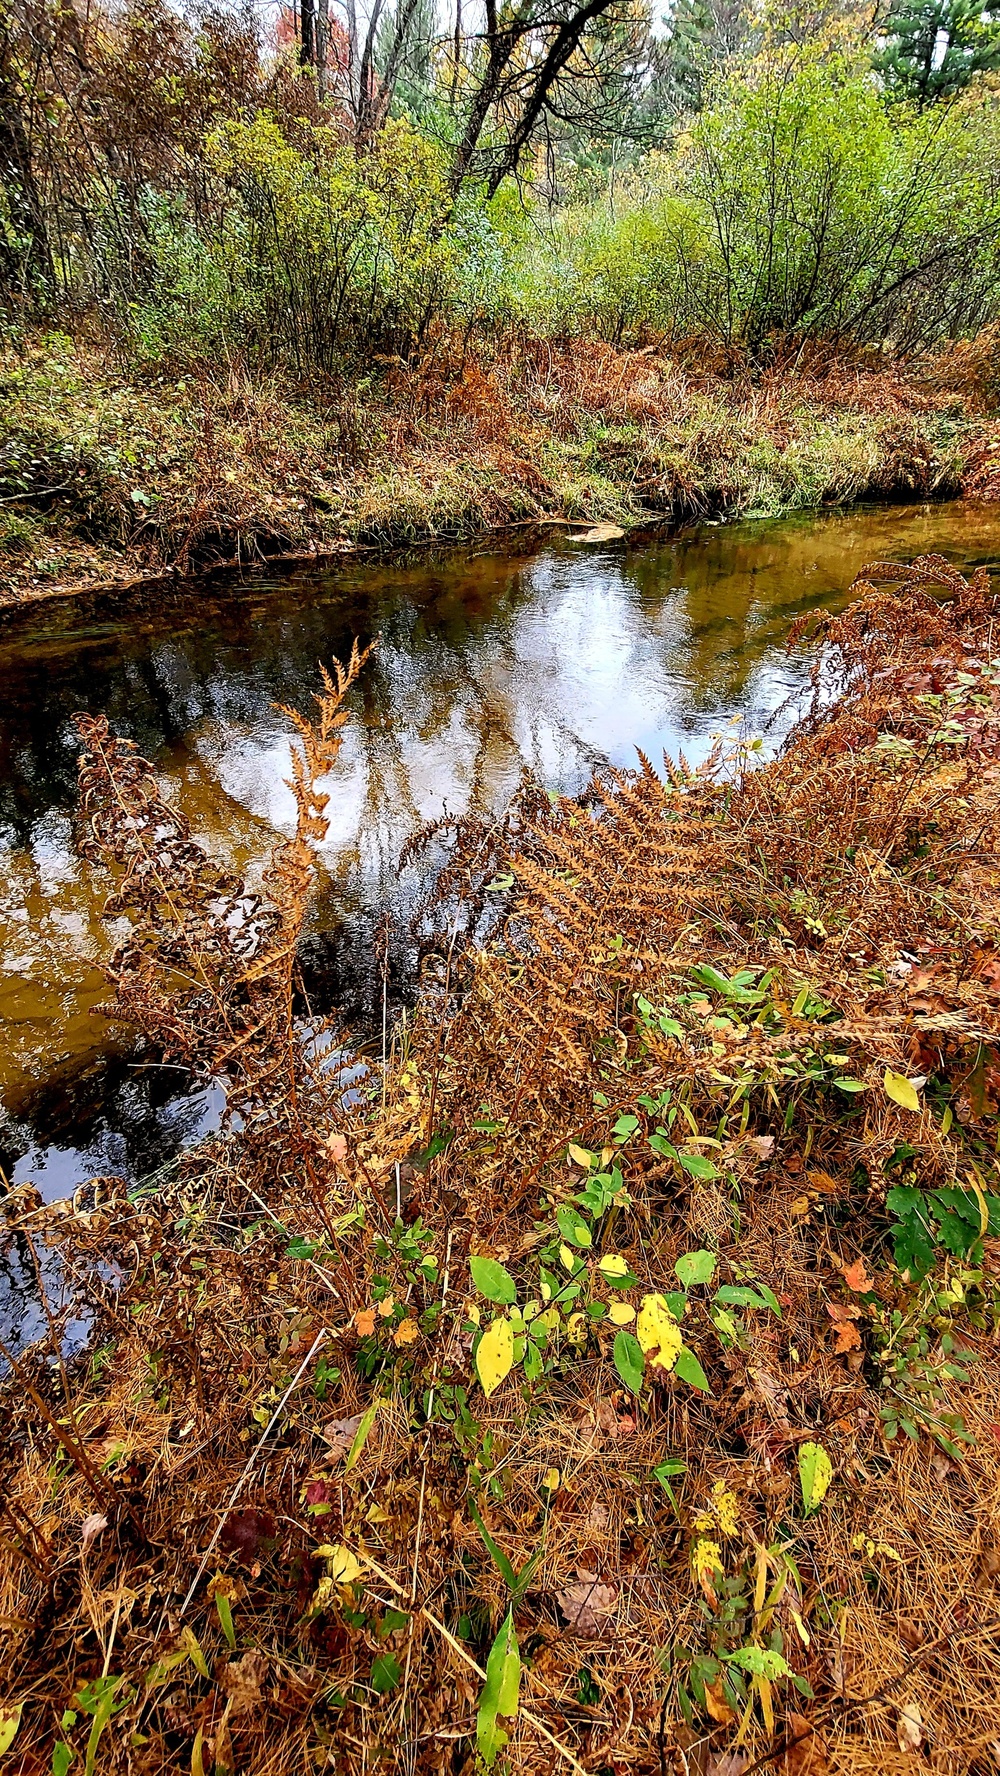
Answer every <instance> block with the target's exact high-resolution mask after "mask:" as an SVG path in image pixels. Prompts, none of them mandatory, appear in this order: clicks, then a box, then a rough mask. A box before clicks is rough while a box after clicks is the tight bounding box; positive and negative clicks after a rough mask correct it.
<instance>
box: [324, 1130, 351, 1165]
mask: <svg viewBox="0 0 1000 1776" xmlns="http://www.w3.org/2000/svg"><path fill="white" fill-rule="evenodd" d="M324 1145H325V1147H326V1150H327V1152H328V1154H329V1155H330V1158H331V1159H335V1160H338V1161H339V1160H342V1159H346V1158H347V1137H346V1135H328V1136H327V1138H326V1141H325V1143H324Z"/></svg>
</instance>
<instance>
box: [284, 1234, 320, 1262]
mask: <svg viewBox="0 0 1000 1776" xmlns="http://www.w3.org/2000/svg"><path fill="white" fill-rule="evenodd" d="M316 1250H317V1248H316V1246H315V1244H314V1242H313V1241H312V1240H308V1239H306V1238H305V1237H304V1235H303V1234H301V1233H297V1234H296V1235H295V1238H294V1239H292V1240H289V1242H288V1245H287V1246H286V1247H285V1257H286V1258H311V1257H312V1255H313V1253H314V1252H315V1251H316Z"/></svg>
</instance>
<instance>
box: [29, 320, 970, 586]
mask: <svg viewBox="0 0 1000 1776" xmlns="http://www.w3.org/2000/svg"><path fill="white" fill-rule="evenodd" d="M977 349H978V350H979V356H978V357H977V356H976V351H975V350H974V348H972V347H968V348H958V347H956V348H952V349H951V351H950V352H949V353H948V354H947V355H946V356H945V357H944V358H942V359H939V360H938V361H937V362H936V363H931V364H927V363H925V364H923V365H921V366H919V367H910V368H909V369H894V368H891V367H890V368H885V367H884V366H881V367H880V366H877V365H872V364H868V363H859V362H858V361H856V360H854V361H851V362H846V361H844V360H833V361H823V362H821V361H820V360H818V359H816V360H815V361H813V362H812V363H807V364H806V365H805V366H804V367H803V366H802V365H801V364H799V365H794V364H793V365H791V366H789V365H787V364H786V365H783V366H781V367H779V368H775V369H774V370H772V371H771V372H769V373H766V374H759V375H757V376H755V377H754V378H752V379H751V378H750V377H749V376H747V375H745V374H738V373H732V372H729V373H726V372H725V371H724V367H722V366H715V367H713V366H712V363H711V354H710V353H709V352H708V351H707V350H705V351H701V350H697V349H694V348H692V349H691V350H689V351H688V352H686V353H683V354H680V353H678V354H674V355H672V356H670V355H666V354H664V353H662V352H658V351H656V350H655V349H652V348H647V349H644V350H616V349H615V348H613V347H611V346H607V345H601V344H594V343H588V342H585V341H575V342H572V343H569V344H557V343H552V342H546V341H538V340H531V339H521V338H514V339H511V340H509V341H507V342H505V344H504V345H503V347H502V348H500V347H496V348H493V349H490V350H487V349H486V348H478V350H477V351H476V352H472V353H460V352H459V351H458V350H457V348H456V347H455V345H454V342H453V341H451V340H448V339H445V340H442V341H441V342H440V343H439V344H438V346H437V347H435V349H434V350H433V351H431V352H429V353H428V354H427V355H426V356H425V358H424V359H423V360H422V361H420V362H415V363H413V364H409V365H404V364H402V363H400V362H398V361H392V362H385V361H382V362H377V363H375V364H373V365H372V367H371V371H370V374H368V375H367V376H365V377H358V376H355V377H354V378H353V379H352V380H349V381H344V382H341V383H339V384H336V383H334V382H332V381H330V382H327V383H322V382H318V381H316V380H310V381H309V382H302V383H297V382H296V381H295V380H294V379H293V378H291V377H289V376H288V375H286V374H280V373H277V372H275V373H274V374H272V375H261V374H255V375H253V376H251V375H250V374H249V373H248V372H247V371H246V370H245V368H243V367H242V366H240V365H238V364H232V365H228V366H226V365H224V366H222V367H221V368H220V366H219V365H217V364H215V365H206V364H203V363H201V364H198V363H196V364H192V365H167V366H165V365H162V364H160V365H157V366H153V367H149V368H147V369H146V370H145V371H143V372H141V373H140V372H136V371H126V370H125V369H123V367H122V365H121V363H120V361H119V359H118V358H117V357H116V356H115V354H114V353H113V352H112V351H111V350H110V348H109V347H108V346H107V345H106V344H103V343H97V342H94V341H93V340H90V339H88V337H87V336H86V334H84V335H83V336H81V337H80V338H79V339H75V340H74V339H71V338H70V337H68V336H67V335H65V334H47V335H41V334H35V335H32V336H31V337H30V338H28V339H27V340H21V341H20V342H18V343H17V344H16V345H12V344H10V343H8V344H7V345H6V347H5V348H4V349H3V350H2V351H0V403H2V406H3V411H4V422H5V423H4V433H3V437H2V439H0V603H8V604H10V603H20V602H23V601H25V600H28V599H31V598H37V597H46V596H51V595H52V594H53V593H58V592H60V591H71V590H73V589H76V588H79V587H81V586H83V585H100V584H108V583H121V582H122V581H126V582H127V581H128V580H130V579H134V578H138V577H140V576H152V577H157V576H161V575H163V574H165V573H182V574H184V573H189V572H192V571H197V570H200V569H203V568H206V567H209V566H211V565H213V564H216V563H221V562H240V563H247V562H252V561H254V560H259V559H260V558H261V557H262V556H264V555H267V556H275V555H282V554H290V555H296V556H303V555H309V554H311V553H317V552H320V553H321V552H323V551H330V552H334V553H336V552H338V551H341V550H346V549H351V548H356V547H358V546H368V547H376V548H388V547H391V546H394V545H398V544H405V543H410V542H414V541H417V540H422V539H428V538H441V539H462V538H467V537H470V536H472V535H475V534H477V533H480V532H483V531H486V530H490V529H498V528H502V527H504V526H506V525H511V524H525V523H530V522H532V521H541V522H551V521H553V520H559V519H562V520H571V521H573V522H574V523H580V524H584V525H594V524H598V523H607V522H611V523H614V524H617V525H620V526H622V527H624V528H626V529H627V528H631V527H633V526H636V525H641V524H644V523H649V522H650V521H651V520H661V521H662V520H674V521H676V520H679V519H683V518H691V517H698V516H705V515H714V516H718V515H723V514H727V515H732V516H736V515H751V514H754V515H771V514H776V513H779V512H783V511H789V510H795V509H800V508H803V507H807V506H816V505H824V504H826V505H838V504H848V503H850V502H852V501H854V500H858V499H874V500H878V499H885V500H891V499H905V500H914V499H917V500H920V499H932V498H938V497H945V496H949V495H959V494H965V495H967V496H969V497H974V498H995V497H997V494H998V492H1000V429H998V427H997V424H996V421H995V418H994V417H992V416H991V414H995V406H996V404H995V402H993V403H992V404H991V403H990V402H989V401H986V400H984V398H983V393H982V384H983V381H984V379H985V380H989V378H990V376H991V374H992V366H991V365H988V364H985V363H984V362H982V361H981V359H982V358H983V356H984V354H983V350H982V348H981V347H980V348H977ZM985 355H986V356H988V353H987V354H985Z"/></svg>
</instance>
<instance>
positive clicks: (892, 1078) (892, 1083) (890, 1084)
mask: <svg viewBox="0 0 1000 1776" xmlns="http://www.w3.org/2000/svg"><path fill="white" fill-rule="evenodd" d="M884 1083H885V1095H886V1097H887V1098H891V1099H892V1101H893V1103H894V1104H898V1105H899V1106H900V1108H901V1109H903V1110H913V1111H915V1112H916V1113H917V1114H918V1115H919V1112H920V1099H919V1098H918V1097H917V1089H916V1086H915V1085H914V1084H913V1081H912V1080H910V1079H907V1077H906V1075H905V1073H893V1072H892V1070H891V1068H889V1067H887V1068H886V1070H885V1081H884Z"/></svg>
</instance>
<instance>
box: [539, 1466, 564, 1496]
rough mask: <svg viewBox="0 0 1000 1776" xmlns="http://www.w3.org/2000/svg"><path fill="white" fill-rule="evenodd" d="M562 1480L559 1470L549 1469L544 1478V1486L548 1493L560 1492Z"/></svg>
mask: <svg viewBox="0 0 1000 1776" xmlns="http://www.w3.org/2000/svg"><path fill="white" fill-rule="evenodd" d="M561 1478H562V1476H561V1474H560V1472H559V1469H558V1468H547V1469H546V1471H545V1473H544V1475H543V1476H542V1485H543V1486H544V1488H545V1490H546V1492H558V1491H559V1482H560V1480H561Z"/></svg>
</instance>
